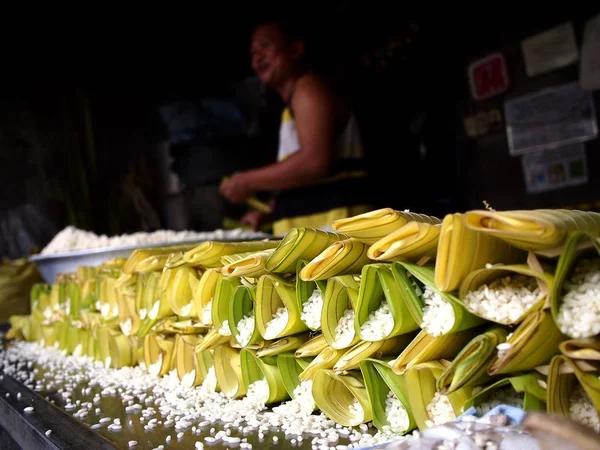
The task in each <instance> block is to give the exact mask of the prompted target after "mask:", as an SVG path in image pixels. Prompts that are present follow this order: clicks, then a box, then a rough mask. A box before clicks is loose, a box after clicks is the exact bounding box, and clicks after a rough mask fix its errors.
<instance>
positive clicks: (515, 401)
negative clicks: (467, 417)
mask: <svg viewBox="0 0 600 450" xmlns="http://www.w3.org/2000/svg"><path fill="white" fill-rule="evenodd" d="M498 405H508V406H515V407H517V408H522V407H523V394H520V393H518V392H516V391H515V390H514V389H513V388H512V386H508V387H505V388H502V389H496V390H494V391H493V392H491V393H490V395H489V397H488V399H487V401H486V402H484V403H481V404H479V405H477V406H476V407H475V409H477V414H478V415H479V416H483V415H485V414H487V413H488V412H490V411H491V410H492V409H493V408H495V407H496V406H498Z"/></svg>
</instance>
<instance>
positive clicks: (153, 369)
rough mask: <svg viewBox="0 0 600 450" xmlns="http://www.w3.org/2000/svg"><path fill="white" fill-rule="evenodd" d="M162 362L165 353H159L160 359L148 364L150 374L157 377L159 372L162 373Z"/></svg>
mask: <svg viewBox="0 0 600 450" xmlns="http://www.w3.org/2000/svg"><path fill="white" fill-rule="evenodd" d="M162 363H163V354H162V353H159V354H158V359H157V360H156V361H155V362H153V363H152V364H150V365H149V366H148V373H149V374H150V375H153V376H155V377H157V376H158V374H159V373H160V369H161V368H162Z"/></svg>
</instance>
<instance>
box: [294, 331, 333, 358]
mask: <svg viewBox="0 0 600 450" xmlns="http://www.w3.org/2000/svg"><path fill="white" fill-rule="evenodd" d="M327 347H329V344H328V343H327V340H326V339H325V336H323V334H318V335H317V336H315V337H313V338H311V339H310V340H308V341H307V342H306V343H305V344H302V345H301V346H300V347H298V349H297V350H296V351H295V353H294V356H295V357H296V358H309V357H311V356H317V355H318V354H319V353H321V352H322V351H323V350H325V349H326V348H327Z"/></svg>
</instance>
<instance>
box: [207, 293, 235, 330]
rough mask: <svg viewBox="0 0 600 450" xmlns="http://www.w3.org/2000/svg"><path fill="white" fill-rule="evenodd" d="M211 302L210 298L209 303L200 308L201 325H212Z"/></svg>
mask: <svg viewBox="0 0 600 450" xmlns="http://www.w3.org/2000/svg"><path fill="white" fill-rule="evenodd" d="M212 302H213V299H212V298H211V299H210V301H209V302H208V303H207V304H206V305H204V308H202V316H201V319H202V324H203V325H212ZM228 326H229V325H228Z"/></svg>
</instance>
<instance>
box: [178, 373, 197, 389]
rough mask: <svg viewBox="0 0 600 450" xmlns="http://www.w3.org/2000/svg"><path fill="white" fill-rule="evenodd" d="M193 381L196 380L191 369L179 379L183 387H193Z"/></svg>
mask: <svg viewBox="0 0 600 450" xmlns="http://www.w3.org/2000/svg"><path fill="white" fill-rule="evenodd" d="M194 380H196V370H195V369H192V370H191V371H190V372H188V373H186V374H185V375H184V376H183V378H182V379H181V383H182V384H183V385H184V386H189V387H192V386H193V385H194Z"/></svg>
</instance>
